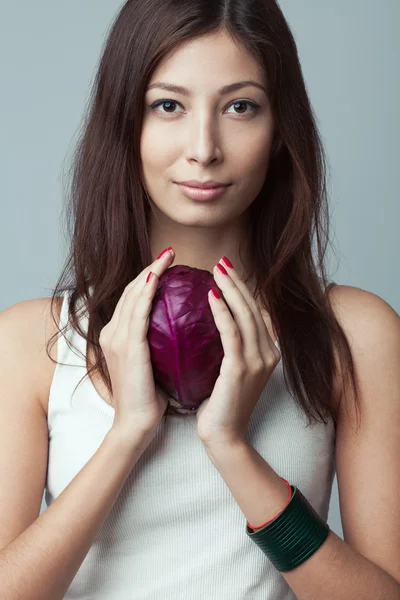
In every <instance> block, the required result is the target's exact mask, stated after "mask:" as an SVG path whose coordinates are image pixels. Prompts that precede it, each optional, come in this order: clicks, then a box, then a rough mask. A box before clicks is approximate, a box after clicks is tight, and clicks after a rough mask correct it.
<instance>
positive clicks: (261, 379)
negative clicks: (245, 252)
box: [196, 259, 281, 445]
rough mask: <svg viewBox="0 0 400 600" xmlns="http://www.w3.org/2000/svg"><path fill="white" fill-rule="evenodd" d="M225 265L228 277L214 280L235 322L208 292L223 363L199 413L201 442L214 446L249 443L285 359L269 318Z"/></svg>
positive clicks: (217, 274)
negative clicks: (252, 424) (254, 419)
mask: <svg viewBox="0 0 400 600" xmlns="http://www.w3.org/2000/svg"><path fill="white" fill-rule="evenodd" d="M222 261H223V259H221V260H220V262H219V263H218V264H221V263H222ZM224 265H226V269H225V272H226V274H223V273H221V271H220V270H219V269H218V268H217V265H216V266H215V267H214V279H215V281H216V283H217V284H218V286H219V287H220V289H221V290H222V292H223V294H224V298H225V299H226V302H227V303H228V305H229V308H230V309H231V311H232V313H233V316H234V318H232V315H231V314H230V312H229V309H228V307H227V305H226V303H225V302H224V300H223V299H222V298H221V299H219V300H218V299H217V298H215V297H214V296H213V294H212V292H211V290H210V292H209V294H208V301H209V303H210V307H211V310H212V313H213V315H214V320H215V324H216V326H217V328H218V331H219V332H220V335H221V341H222V346H223V350H224V358H223V360H222V364H221V369H220V374H219V377H218V379H217V381H216V382H215V386H214V389H213V391H212V394H211V396H210V397H209V398H208V399H206V400H204V402H202V404H201V405H200V407H199V409H198V411H197V413H196V416H197V433H198V435H199V437H200V439H201V440H202V442H203V443H204V444H213V445H214V444H216V443H217V444H218V443H226V442H229V443H230V442H237V441H239V442H242V441H243V442H246V441H247V433H248V427H249V421H250V417H251V415H252V413H253V410H254V408H255V406H256V404H257V402H258V400H259V397H260V395H261V392H262V391H263V389H264V387H265V385H266V383H267V381H268V379H269V378H270V376H271V374H272V372H273V371H274V369H275V367H276V365H277V364H278V363H279V361H280V358H281V353H280V351H279V350H278V348H277V347H276V345H275V343H274V341H273V340H272V338H271V336H270V334H269V332H268V329H267V326H266V322H267V319H268V313H266V311H265V310H264V309H263V308H262V307H260V308H259V307H258V305H257V304H256V301H255V300H254V298H253V297H252V295H251V294H250V291H249V289H248V288H247V286H246V285H245V284H244V283H243V281H241V279H240V278H239V276H238V274H237V272H236V271H235V269H234V268H230V267H228V265H227V264H226V263H225V262H223V265H222V267H223V268H224Z"/></svg>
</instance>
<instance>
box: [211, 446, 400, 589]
mask: <svg viewBox="0 0 400 600" xmlns="http://www.w3.org/2000/svg"><path fill="white" fill-rule="evenodd" d="M205 449H206V451H207V454H208V456H209V458H210V460H211V461H212V463H213V465H214V466H215V467H216V469H217V470H218V471H219V473H220V474H221V476H222V477H223V479H224V480H225V482H226V484H227V486H228V487H229V489H230V491H231V493H232V495H233V497H234V498H235V500H236V502H237V503H238V505H239V507H240V509H241V510H242V512H243V514H244V516H245V517H246V519H247V521H248V522H249V523H250V524H251V525H254V526H255V527H256V526H259V525H262V524H263V523H265V522H266V521H268V520H269V519H272V518H273V517H274V516H275V515H276V514H277V513H278V512H279V511H280V510H282V507H283V506H284V505H285V504H286V502H287V500H288V488H287V486H286V484H285V482H284V481H283V480H282V479H281V478H280V476H279V475H278V474H277V473H276V472H275V471H274V470H273V469H272V468H271V466H270V465H269V464H268V463H267V462H266V461H265V460H264V459H263V457H262V456H261V455H260V454H259V453H258V452H257V450H255V448H253V447H252V446H251V445H250V444H248V443H245V442H243V443H238V444H236V445H222V444H216V445H214V446H213V445H212V444H211V445H207V446H206V445H205ZM300 491H301V490H300ZM260 551H261V550H260ZM282 576H283V577H284V578H285V579H286V581H287V582H288V584H289V586H290V587H291V589H292V590H293V592H294V594H295V595H296V597H297V598H298V600H354V598H362V599H363V600H400V585H399V583H397V581H396V580H395V579H393V577H392V576H391V575H389V574H388V573H387V572H386V571H384V570H383V569H381V568H380V567H378V566H377V565H376V564H375V563H373V562H371V561H370V560H368V559H367V558H365V557H364V556H362V555H361V554H359V553H358V552H356V551H355V550H354V549H353V548H352V547H351V546H350V545H349V544H347V543H346V542H344V541H343V540H342V539H341V538H339V537H338V536H337V535H336V534H335V533H334V532H333V531H330V532H329V535H328V537H327V539H326V540H325V542H324V543H323V544H322V545H321V546H320V547H319V548H318V550H317V551H316V552H314V554H312V555H311V556H310V557H309V558H308V559H307V560H305V561H304V562H303V563H302V564H300V565H299V566H297V567H295V568H294V569H293V570H291V571H287V572H283V573H282Z"/></svg>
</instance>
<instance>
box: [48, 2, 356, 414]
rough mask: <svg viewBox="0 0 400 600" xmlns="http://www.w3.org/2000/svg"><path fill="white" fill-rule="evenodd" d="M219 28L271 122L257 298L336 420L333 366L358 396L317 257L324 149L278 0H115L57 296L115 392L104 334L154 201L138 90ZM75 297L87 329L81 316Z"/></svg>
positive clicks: (312, 406)
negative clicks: (263, 91)
mask: <svg viewBox="0 0 400 600" xmlns="http://www.w3.org/2000/svg"><path fill="white" fill-rule="evenodd" d="M222 28H224V29H225V30H226V31H227V32H228V33H229V34H230V35H231V37H232V39H233V40H234V41H236V42H238V43H239V44H242V45H243V46H244V47H245V48H246V49H247V51H248V52H249V53H251V55H252V56H253V57H254V58H255V59H256V60H257V61H259V63H260V64H261V65H262V66H263V68H264V69H265V71H266V75H267V81H268V83H269V101H270V106H271V110H272V113H273V118H274V124H275V139H274V142H273V147H272V150H271V158H270V162H269V169H268V173H267V176H266V180H265V183H264V186H263V188H262V190H261V192H260V193H259V195H258V196H257V198H256V199H255V200H254V202H253V203H252V205H251V207H250V210H251V213H250V214H251V230H250V231H249V236H250V237H249V239H251V244H250V261H251V262H250V264H251V265H252V267H253V268H254V273H255V280H256V295H257V297H260V299H261V302H262V304H263V306H264V307H265V308H267V309H268V312H269V314H270V317H271V320H272V324H273V326H274V329H275V331H276V333H277V336H278V339H279V342H280V349H281V354H282V363H283V367H284V376H285V382H286V384H287V385H288V387H289V388H291V389H292V390H293V391H294V400H295V401H296V402H297V403H298V404H299V405H300V406H301V407H302V408H303V410H304V412H305V414H306V415H307V416H308V421H309V425H311V424H312V422H313V421H314V422H317V421H321V422H323V423H325V424H326V423H327V419H328V418H332V419H333V421H334V423H335V426H336V424H337V412H338V406H339V405H337V404H335V405H334V404H333V402H332V389H333V380H334V376H335V374H336V373H340V375H341V376H342V381H343V382H344V381H345V380H347V378H348V377H349V376H350V380H351V384H352V389H353V392H354V398H355V400H356V403H357V402H358V397H357V393H356V381H355V370H354V364H353V360H352V356H351V351H350V347H349V344H348V342H347V339H346V336H345V334H344V332H343V330H342V328H341V326H340V325H339V323H338V321H337V319H336V317H335V315H334V313H333V311H332V308H331V306H330V302H329V301H328V292H329V289H330V288H331V287H332V286H334V285H336V284H335V283H334V282H331V283H330V284H328V281H327V278H326V271H325V265H324V262H325V252H326V247H327V243H328V240H329V212H328V206H327V191H326V158H325V153H324V149H323V145H322V141H321V138H320V136H319V133H318V130H317V125H316V121H315V118H314V114H313V109H312V107H311V105H310V101H309V98H308V96H307V91H306V86H305V82H304V79H303V75H302V70H301V66H300V62H299V58H298V54H297V47H296V44H295V41H294V38H293V35H292V33H291V31H290V29H289V26H288V23H287V21H286V20H285V17H284V16H283V14H282V12H281V9H280V8H279V5H278V4H277V2H276V1H275V0H214V1H213V2H206V0H180V2H175V0H134V1H133V0H128V1H127V2H126V3H125V4H124V5H123V6H122V8H121V10H120V12H119V14H118V15H117V17H116V20H115V22H114V23H113V25H112V27H111V30H110V32H109V36H108V38H107V40H106V44H105V48H104V51H103V54H102V57H101V60H100V64H99V68H98V71H97V74H96V78H95V84H94V87H93V90H92V95H91V98H90V103H89V107H88V112H87V116H86V119H85V122H84V127H83V131H82V134H81V136H80V139H79V142H78V144H77V147H76V150H75V154H74V162H73V177H72V185H71V193H70V200H69V203H68V206H67V209H68V211H67V212H68V214H67V218H68V223H69V225H70V229H71V231H72V229H73V232H72V233H71V241H70V251H69V256H68V258H67V260H66V264H65V266H64V268H63V271H62V273H61V275H60V278H59V280H58V282H57V284H56V288H55V290H54V293H53V295H52V302H51V306H52V307H53V302H54V299H55V297H56V296H57V295H59V294H60V293H63V292H65V291H68V292H71V296H70V300H69V305H68V309H69V318H68V323H67V327H68V326H70V325H71V326H72V327H73V328H74V329H76V330H78V331H79V333H80V334H81V335H82V336H83V337H84V338H85V340H86V341H87V342H88V343H90V344H91V345H92V347H93V352H94V355H95V358H96V362H95V364H94V365H92V366H90V365H89V364H88V357H87V356H86V367H87V372H86V374H85V376H84V377H88V376H89V374H90V373H91V372H92V371H93V370H95V369H96V371H98V372H99V373H100V376H101V378H102V379H103V381H104V383H105V384H106V386H107V388H108V390H109V392H110V395H112V384H111V379H110V377H109V374H108V369H107V364H106V362H105V359H104V356H103V353H102V350H101V347H100V345H99V336H100V331H101V329H102V328H103V327H104V326H105V325H106V323H108V322H109V320H110V319H111V317H112V315H113V312H114V309H115V307H116V304H117V302H118V300H119V298H120V296H121V295H122V293H123V291H124V288H125V287H126V285H127V284H128V283H129V282H130V281H132V280H133V279H134V278H135V277H137V275H138V274H139V273H140V272H141V271H142V270H143V269H144V268H145V267H146V266H148V265H149V264H150V263H151V262H152V256H151V250H150V243H149V234H148V223H149V214H150V210H152V204H151V202H150V201H149V198H148V196H147V193H146V189H145V187H144V185H143V177H142V170H141V163H140V135H141V124H142V116H143V108H144V107H143V104H144V94H145V90H146V86H147V84H148V81H149V79H150V77H151V74H152V73H153V71H154V69H155V68H156V66H157V65H158V63H159V62H160V60H161V59H163V58H165V57H166V56H167V55H168V54H169V53H171V52H173V51H174V50H175V49H177V48H178V47H179V46H180V45H181V44H182V43H184V42H186V41H189V40H191V39H193V38H196V37H199V36H202V35H207V34H211V33H216V32H218V31H220V30H221V29H222ZM71 224H72V228H71ZM314 236H315V238H314ZM313 241H315V242H316V254H317V256H316V258H314V256H313V247H312V246H313ZM63 283H64V285H62V284H63ZM81 297H82V298H84V299H85V305H86V309H85V310H86V312H87V315H88V317H89V326H88V331H87V332H85V331H82V329H81V327H80V326H79V315H78V314H77V301H78V299H79V298H81ZM52 312H53V311H52ZM53 319H54V321H55V322H56V320H55V318H54V315H53ZM57 325H58V323H57ZM59 333H61V330H59ZM57 335H58V334H57V333H56V334H55V336H57ZM55 336H53V337H52V338H51V339H50V340H49V344H50V342H51V340H52V339H53V338H54V337H55ZM336 353H337V359H338V362H340V369H339V367H338V363H336ZM50 358H51V357H50ZM51 360H53V359H51ZM53 362H57V361H54V360H53ZM82 379H83V378H82ZM81 381H82V380H81ZM288 381H289V384H288ZM75 389H76V388H75ZM344 389H345V388H344ZM167 411H168V412H169V411H170V408H169V407H167ZM167 411H166V412H167ZM171 412H174V411H173V410H172V411H171Z"/></svg>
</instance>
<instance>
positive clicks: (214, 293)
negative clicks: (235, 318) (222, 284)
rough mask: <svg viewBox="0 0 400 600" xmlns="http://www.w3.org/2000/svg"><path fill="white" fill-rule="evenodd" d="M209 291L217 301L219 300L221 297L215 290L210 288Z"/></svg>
mask: <svg viewBox="0 0 400 600" xmlns="http://www.w3.org/2000/svg"><path fill="white" fill-rule="evenodd" d="M211 291H212V293H213V295H214V296H215V297H216V298H218V300H219V299H220V298H221V296H220V295H219V294H218V292H217V290H216V289H215V288H211Z"/></svg>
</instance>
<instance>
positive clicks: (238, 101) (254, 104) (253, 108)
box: [230, 100, 260, 115]
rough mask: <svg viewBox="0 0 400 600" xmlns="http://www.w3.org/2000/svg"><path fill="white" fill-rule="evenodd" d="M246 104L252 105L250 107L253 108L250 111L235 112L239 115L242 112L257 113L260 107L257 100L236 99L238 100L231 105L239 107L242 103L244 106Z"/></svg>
mask: <svg viewBox="0 0 400 600" xmlns="http://www.w3.org/2000/svg"><path fill="white" fill-rule="evenodd" d="M246 104H247V106H250V108H251V111H250V112H247V113H242V112H240V113H235V114H237V115H238V114H239V115H242V114H245V115H248V114H252V113H255V112H256V111H257V110H258V109H259V108H260V107H259V105H258V104H256V103H255V102H250V100H236V102H232V104H231V105H230V106H233V107H235V108H236V107H238V106H240V105H242V106H243V105H246Z"/></svg>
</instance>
